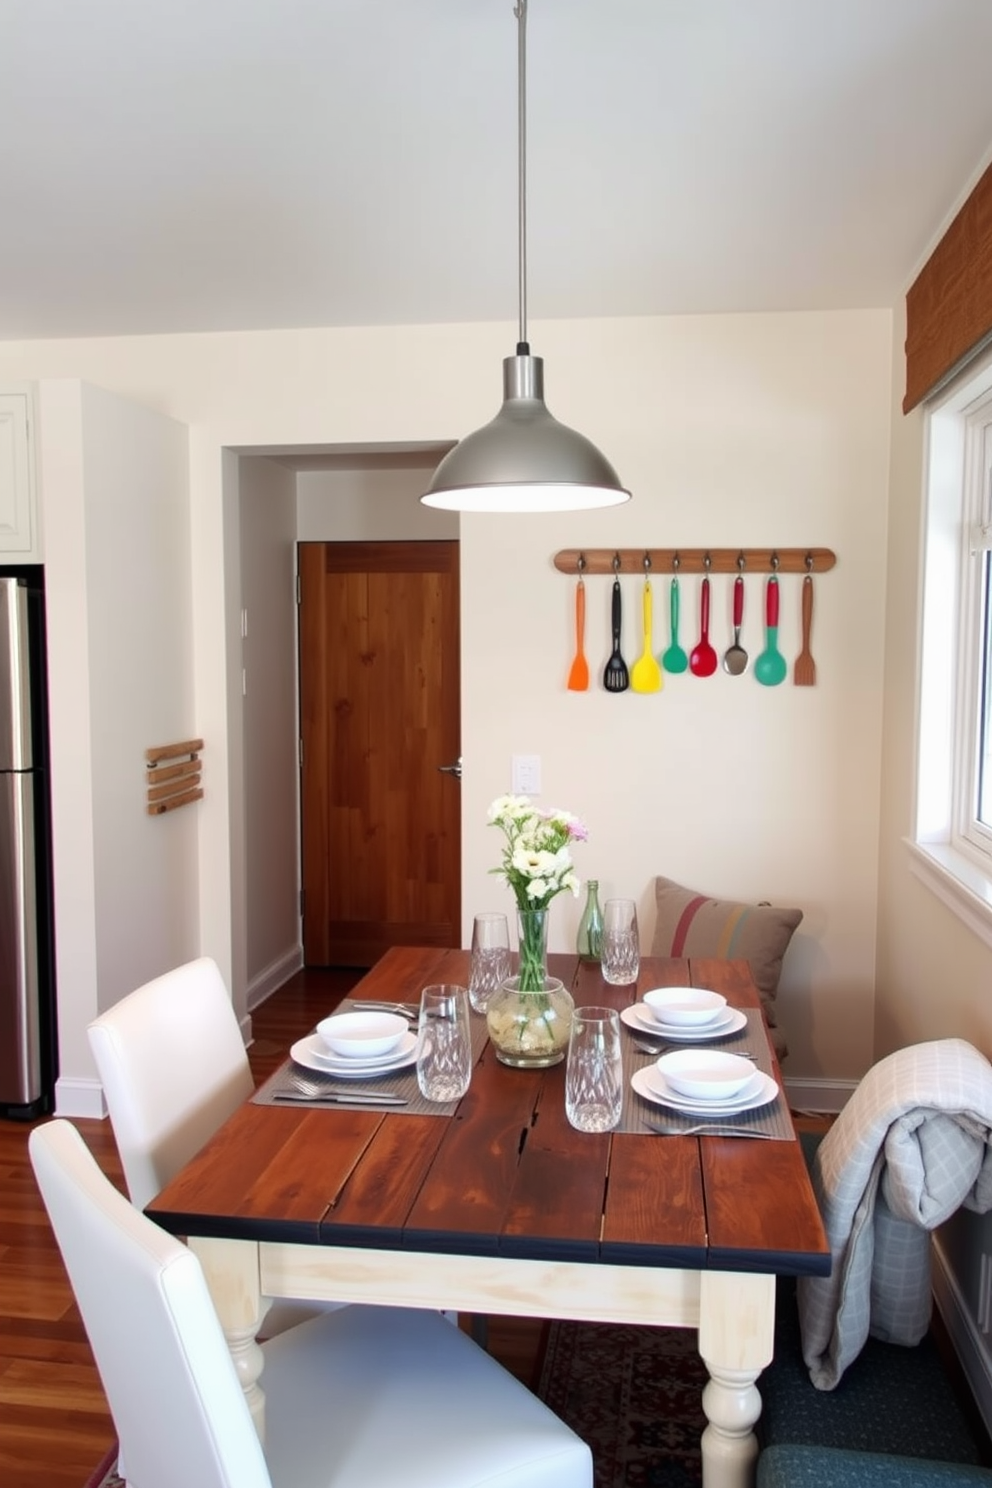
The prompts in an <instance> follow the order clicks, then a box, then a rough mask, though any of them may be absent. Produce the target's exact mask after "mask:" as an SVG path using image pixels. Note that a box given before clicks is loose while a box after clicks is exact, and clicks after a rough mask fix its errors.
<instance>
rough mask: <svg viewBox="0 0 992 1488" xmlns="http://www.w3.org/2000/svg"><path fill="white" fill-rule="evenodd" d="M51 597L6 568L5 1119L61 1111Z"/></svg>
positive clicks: (2, 714)
mask: <svg viewBox="0 0 992 1488" xmlns="http://www.w3.org/2000/svg"><path fill="white" fill-rule="evenodd" d="M47 713H48V710H47V689H46V683H45V604H44V587H43V575H42V570H40V569H24V570H12V569H0V1116H5V1117H14V1118H23V1119H32V1118H33V1117H35V1116H39V1115H42V1114H44V1113H46V1112H48V1111H50V1110H52V1108H53V1104H54V1090H55V1079H56V1076H57V1073H58V1067H57V1052H56V1051H57V1040H56V1007H55V979H54V937H53V915H52V887H51V883H52V878H51V848H50V842H51V833H50V828H49V822H50V809H49V789H48V786H49V782H48V728H47Z"/></svg>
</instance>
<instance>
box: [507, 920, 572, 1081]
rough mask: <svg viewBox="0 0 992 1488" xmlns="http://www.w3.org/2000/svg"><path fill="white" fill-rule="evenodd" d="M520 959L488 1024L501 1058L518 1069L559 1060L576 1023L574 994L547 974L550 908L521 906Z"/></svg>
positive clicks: (558, 1062) (559, 1061)
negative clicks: (573, 1009)
mask: <svg viewBox="0 0 992 1488" xmlns="http://www.w3.org/2000/svg"><path fill="white" fill-rule="evenodd" d="M517 926H518V929H519V934H520V957H519V965H518V968H517V974H516V976H512V977H508V978H507V979H506V981H504V982H503V983H502V985H501V986H500V987H499V989H498V990H497V991H496V992H494V993H493V995H492V997H490V999H489V1006H488V1008H487V1009H486V1025H487V1027H488V1030H489V1037H490V1039H491V1040H492V1044H493V1048H494V1049H495V1050H496V1058H497V1059H498V1060H499V1061H500V1062H501V1063H502V1064H508V1065H512V1066H514V1067H515V1068H517V1069H527V1068H530V1069H544V1068H546V1067H547V1066H549V1065H552V1064H560V1063H561V1061H562V1060H563V1059H564V1057H565V1051H566V1049H567V1048H568V1035H569V1031H570V1029H571V1026H572V1008H573V1007H574V1003H573V1002H572V996H571V993H570V992H568V991H567V989H566V988H565V986H564V984H563V982H562V981H561V980H560V979H559V978H558V977H553V976H549V975H548V911H547V910H546V909H533V910H518V912H517Z"/></svg>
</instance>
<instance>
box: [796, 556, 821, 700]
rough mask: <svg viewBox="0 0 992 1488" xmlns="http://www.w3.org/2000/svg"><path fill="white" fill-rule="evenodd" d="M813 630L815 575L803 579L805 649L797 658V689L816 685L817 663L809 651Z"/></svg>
mask: <svg viewBox="0 0 992 1488" xmlns="http://www.w3.org/2000/svg"><path fill="white" fill-rule="evenodd" d="M812 628H813V575H812V574H807V575H806V577H805V578H804V579H803V648H802V650H801V651H800V653H799V655H798V656H797V657H796V664H795V667H794V668H793V672H792V680H793V682H794V683H795V685H796V686H797V687H814V686H815V685H816V662H815V661H814V660H813V653H812V651H811V650H810V649H809V633H810V631H811V630H812Z"/></svg>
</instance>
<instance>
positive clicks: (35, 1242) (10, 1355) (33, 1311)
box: [0, 970, 542, 1488]
mask: <svg viewBox="0 0 992 1488" xmlns="http://www.w3.org/2000/svg"><path fill="white" fill-rule="evenodd" d="M358 976H359V973H358V972H353V971H335V970H331V971H303V972H300V973H298V974H297V975H296V976H295V977H293V978H292V979H291V980H290V981H289V982H287V983H286V985H285V987H282V988H280V990H279V991H278V992H277V993H276V994H275V995H274V996H273V997H270V998H269V1000H268V1001H267V1002H266V1003H264V1004H263V1005H262V1006H261V1007H260V1008H258V1009H257V1010H256V1011H255V1013H254V1014H253V1018H252V1022H253V1028H254V1038H255V1041H254V1043H253V1045H252V1047H251V1048H250V1049H249V1051H248V1055H249V1060H250V1062H251V1067H252V1072H253V1074H254V1076H255V1079H256V1082H258V1083H260V1082H261V1081H262V1080H264V1079H266V1078H267V1077H268V1076H269V1075H270V1074H271V1073H272V1071H273V1070H274V1069H275V1068H276V1067H277V1065H278V1064H279V1063H280V1062H281V1061H282V1059H283V1058H284V1057H285V1055H286V1053H287V1052H288V1050H289V1047H290V1045H291V1044H292V1043H294V1042H295V1040H296V1039H298V1038H299V1037H301V1035H302V1034H304V1033H307V1032H308V1031H309V1030H310V1029H312V1028H313V1026H314V1024H315V1023H316V1022H317V1020H318V1019H319V1018H320V1017H323V1016H324V1014H326V1013H327V1012H329V1011H330V1010H331V1009H332V1008H333V1007H334V1006H336V1005H337V1003H338V1002H339V1001H340V999H341V998H342V997H343V996H345V995H346V993H347V992H348V991H349V989H350V988H351V987H352V986H353V985H354V983H355V981H356V980H357V979H358ZM74 1124H75V1125H76V1126H77V1127H78V1128H79V1131H80V1132H81V1134H82V1136H83V1137H84V1139H85V1141H86V1142H87V1144H88V1146H89V1147H90V1150H91V1151H92V1152H93V1154H94V1156H95V1157H96V1159H97V1161H98V1162H99V1163H100V1166H101V1168H102V1169H103V1171H104V1172H105V1173H107V1174H108V1176H109V1177H110V1178H111V1180H112V1181H113V1182H115V1183H116V1184H117V1186H118V1187H119V1188H120V1189H121V1190H122V1191H123V1190H124V1183H123V1177H122V1174H121V1167H120V1162H119V1159H118V1156H117V1149H116V1147H115V1145H114V1140H113V1136H112V1135H111V1131H110V1123H109V1121H85V1120H79V1121H76V1122H75V1123H74ZM30 1130H31V1123H21V1122H15V1121H0V1483H2V1484H3V1485H4V1488H6V1485H8V1484H9V1485H10V1488H82V1485H83V1484H84V1483H85V1482H86V1480H87V1478H88V1476H89V1475H90V1473H91V1472H92V1470H93V1468H94V1467H95V1466H96V1464H97V1463H98V1462H99V1461H100V1459H101V1457H102V1456H103V1454H104V1452H105V1451H106V1449H107V1448H108V1446H110V1444H111V1443H112V1441H113V1439H114V1434H115V1433H114V1427H113V1422H112V1421H111V1418H110V1413H109V1411H108V1410H107V1405H106V1401H105V1399H104V1395H103V1390H102V1388H101V1386H100V1380H99V1376H98V1374H97V1372H96V1368H95V1366H94V1364H93V1360H92V1356H91V1354H90V1351H89V1346H88V1344H87V1342H86V1336H85V1334H84V1332H83V1328H82V1323H81V1321H80V1319H79V1314H78V1312H77V1310H76V1307H75V1303H74V1302H73V1299H72V1293H71V1291H70V1288H69V1283H68V1280H67V1278H66V1275H65V1271H64V1269H63V1267H62V1262H61V1258H60V1256H59V1253H58V1250H57V1248H56V1245H55V1241H54V1238H53V1236H52V1233H51V1230H50V1228H49V1224H48V1219H47V1216H46V1214H45V1211H44V1208H43V1206H42V1203H41V1198H40V1196H39V1194H38V1190H37V1188H36V1186H35V1182H34V1175H33V1173H32V1171H31V1165H30V1162H29V1159H28V1153H27V1140H28V1134H29V1132H30ZM541 1326H542V1325H541V1324H540V1323H538V1322H535V1321H531V1320H528V1319H500V1318H493V1319H490V1320H489V1322H488V1328H487V1331H488V1347H489V1349H490V1351H491V1352H492V1353H493V1354H494V1355H495V1356H496V1357H497V1358H499V1359H500V1360H501V1362H502V1363H503V1364H504V1365H505V1366H506V1367H507V1368H508V1369H511V1370H512V1371H513V1372H514V1373H515V1374H517V1375H518V1376H519V1377H520V1378H521V1379H523V1380H525V1381H526V1382H528V1383H529V1382H530V1381H531V1378H532V1375H533V1370H534V1364H535V1360H536V1357H537V1353H538V1348H539V1343H540V1336H541Z"/></svg>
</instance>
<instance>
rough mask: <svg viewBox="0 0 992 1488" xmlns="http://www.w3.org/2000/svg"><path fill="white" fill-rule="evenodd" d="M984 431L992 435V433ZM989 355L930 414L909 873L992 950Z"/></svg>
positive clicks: (991, 375)
mask: <svg viewBox="0 0 992 1488" xmlns="http://www.w3.org/2000/svg"><path fill="white" fill-rule="evenodd" d="M986 430H987V432H985V431H986ZM990 452H992V356H987V357H985V358H984V359H983V360H982V361H981V362H980V363H977V364H976V365H975V366H973V367H972V368H969V369H968V371H967V372H966V373H965V374H963V375H962V377H961V378H959V379H957V380H956V381H955V382H954V383H953V384H952V385H951V386H950V388H949V389H948V390H947V391H946V392H945V393H944V395H943V396H942V397H941V398H940V399H939V400H937V401H935V402H934V404H933V405H932V406H931V407H930V408H929V410H928V413H927V418H926V443H925V452H924V479H925V483H926V499H925V501H924V505H923V533H922V539H923V540H922V603H921V614H920V627H921V629H920V652H919V655H920V670H919V686H918V694H917V698H918V705H917V741H916V743H917V756H916V814H915V822H914V830H913V837H912V839H911V841H910V843H909V846H910V848H911V866H912V868H913V871H914V872H915V873H916V874H917V875H918V876H919V877H920V878H921V879H923V880H924V882H926V883H927V884H928V885H929V886H930V888H931V889H933V891H934V892H935V893H936V894H937V895H938V896H939V897H940V898H941V899H942V900H943V901H944V902H945V903H946V904H947V905H948V906H949V907H950V908H951V909H953V910H954V912H955V913H956V914H957V915H958V916H959V917H960V918H961V919H963V920H964V921H965V922H966V923H967V924H969V925H970V927H971V928H972V929H973V930H974V931H975V933H976V934H978V935H979V936H980V937H981V939H982V940H983V941H984V942H985V943H986V944H987V945H989V946H992V831H989V830H987V829H986V828H984V827H982V825H981V823H979V822H978V821H977V819H976V813H975V810H974V803H975V802H976V801H977V760H978V753H977V751H978V739H979V737H980V724H981V720H980V716H979V702H980V699H979V690H980V681H981V662H982V643H981V631H982V627H983V622H984V608H983V600H984V561H983V560H984V552H983V551H979V548H978V545H979V544H980V545H981V548H982V549H984V547H985V546H986V545H990V546H992V505H990V504H989V502H990V491H989V485H988V479H987V478H986V477H985V470H986V465H987V463H988V462H989V460H990Z"/></svg>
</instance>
